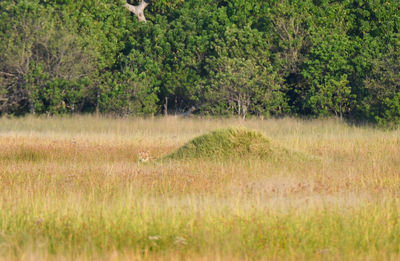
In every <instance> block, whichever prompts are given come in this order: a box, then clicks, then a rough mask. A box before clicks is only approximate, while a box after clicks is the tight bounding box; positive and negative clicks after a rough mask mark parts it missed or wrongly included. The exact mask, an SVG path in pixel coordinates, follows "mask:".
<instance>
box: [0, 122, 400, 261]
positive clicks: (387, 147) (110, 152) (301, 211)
mask: <svg viewBox="0 0 400 261" xmlns="http://www.w3.org/2000/svg"><path fill="white" fill-rule="evenodd" d="M229 127H231V128H229ZM216 129H217V131H214V130H216ZM247 129H249V130H254V131H248V130H247ZM202 135H204V136H202ZM196 137H197V138H196ZM265 137H269V138H265ZM185 144H186V146H185ZM188 144H197V147H196V149H193V148H191V149H190V148H187V147H188ZM272 144H279V146H276V145H272ZM254 145H256V146H254ZM193 146H195V145H193ZM258 146H259V147H258ZM189 147H190V146H189ZM253 147H255V148H256V149H254V148H253ZM197 148H202V149H199V150H197ZM235 148H236V149H237V151H236V152H235V151H234V149H235ZM260 148H262V149H260ZM276 148H279V149H276ZM282 148H287V150H293V151H298V152H299V153H302V154H304V155H314V156H315V157H318V158H319V160H317V161H313V160H294V159H293V158H292V157H290V155H289V156H284V155H285V153H283V156H279V157H276V158H277V160H265V158H263V157H253V156H248V151H250V155H252V154H253V152H257V153H258V152H260V151H261V152H263V153H264V152H265V151H267V152H268V153H267V156H268V155H270V154H269V153H272V154H274V153H276V151H279V150H280V149H282ZM229 150H233V151H234V152H235V153H236V156H235V157H234V158H230V160H217V159H218V157H220V156H218V157H217V156H216V155H221V157H222V158H223V157H225V153H226V151H229ZM282 150H283V149H282ZM176 151H178V152H179V151H181V152H180V153H181V154H182V155H185V156H182V157H180V158H179V160H168V161H153V162H152V163H151V164H142V162H141V161H139V159H141V158H143V157H148V158H150V159H158V158H163V157H168V156H167V155H171V154H172V155H180V154H179V153H177V152H176ZM210 151H211V152H213V153H214V154H212V153H210ZM174 152H175V154H174ZM257 153H256V154H257ZM187 155H190V156H191V157H190V158H192V157H195V158H196V160H195V161H193V160H190V158H187V157H186V156H187ZM204 155H207V156H204ZM245 155H247V156H245ZM262 155H263V154H262ZM200 156H201V157H200ZM203 156H204V157H203ZM267 158H268V157H267ZM399 166H400V131H399V130H395V129H393V130H380V129H375V128H371V127H357V126H349V125H347V124H344V123H343V122H340V121H335V120H313V121H302V120H298V119H279V120H267V121H262V120H256V119H253V120H247V121H240V120H235V119H183V118H176V117H167V118H150V119H140V118H124V119H111V118H103V117H93V116H73V117H62V118H58V117H56V118H47V117H27V118H18V119H6V118H1V119H0V184H1V185H0V260H249V259H250V260H399V259H400V222H399V220H400V212H399V211H398V210H399V207H400V200H399V195H400V176H399Z"/></svg>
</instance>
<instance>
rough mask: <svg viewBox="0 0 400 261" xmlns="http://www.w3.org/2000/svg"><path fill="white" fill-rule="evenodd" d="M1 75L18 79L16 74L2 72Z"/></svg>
mask: <svg viewBox="0 0 400 261" xmlns="http://www.w3.org/2000/svg"><path fill="white" fill-rule="evenodd" d="M0 75H4V76H7V77H17V76H16V75H15V74H12V73H8V72H2V71H0Z"/></svg>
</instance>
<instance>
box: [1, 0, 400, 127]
mask: <svg viewBox="0 0 400 261" xmlns="http://www.w3.org/2000/svg"><path fill="white" fill-rule="evenodd" d="M131 3H132V4H137V2H136V3H135V2H131ZM123 4H124V3H123V1H120V0H81V1H74V0H2V1H1V2H0V113H1V114H12V115H23V114H26V113H35V114H64V113H82V112H99V113H112V114H117V115H152V114H161V113H168V112H169V113H176V112H177V113H181V112H185V111H188V110H190V111H191V110H193V111H195V113H199V114H203V115H239V116H241V117H246V116H249V115H258V116H265V117H270V116H285V115H290V116H297V115H305V116H311V117H325V116H328V117H329V116H336V117H340V118H342V117H345V118H349V119H355V120H366V121H371V122H375V123H378V124H383V125H385V124H397V123H399V122H400V48H399V47H400V11H399V10H400V1H398V0H387V1H383V0H338V1H332V0H246V1H243V0H168V1H167V0H156V1H154V2H153V4H152V5H151V6H150V7H148V8H147V9H146V12H145V13H146V18H147V20H148V22H147V23H139V22H138V21H137V19H136V17H135V16H133V15H132V14H131V13H130V12H129V11H127V10H126V9H125V8H124V6H123Z"/></svg>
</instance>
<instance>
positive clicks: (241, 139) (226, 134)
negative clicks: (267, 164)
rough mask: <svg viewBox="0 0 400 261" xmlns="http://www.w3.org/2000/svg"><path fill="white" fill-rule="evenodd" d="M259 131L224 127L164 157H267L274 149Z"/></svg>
mask: <svg viewBox="0 0 400 261" xmlns="http://www.w3.org/2000/svg"><path fill="white" fill-rule="evenodd" d="M277 149H279V148H274V146H273V145H272V143H271V141H270V140H269V139H268V138H266V137H265V136H264V135H262V134H261V133H260V132H257V131H251V130H248V129H245V128H226V129H218V130H215V131H212V132H210V133H208V134H204V135H202V136H199V137H196V138H194V139H192V140H191V141H189V142H188V143H186V144H185V145H184V146H182V147H181V148H179V149H178V150H177V151H175V152H173V153H172V154H170V155H168V156H167V157H165V158H166V159H203V158H212V159H217V160H221V159H232V158H242V157H251V158H253V157H254V158H261V159H262V158H268V157H269V156H271V155H272V154H273V153H274V151H275V150H277Z"/></svg>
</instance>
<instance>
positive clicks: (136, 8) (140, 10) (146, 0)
mask: <svg viewBox="0 0 400 261" xmlns="http://www.w3.org/2000/svg"><path fill="white" fill-rule="evenodd" d="M150 3H151V0H142V2H140V4H139V5H131V4H128V3H126V4H125V7H126V9H128V10H129V11H130V12H132V13H134V14H135V15H136V16H137V18H138V19H139V21H140V22H146V17H145V16H144V9H146V7H147V6H148V5H149V4H150Z"/></svg>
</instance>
